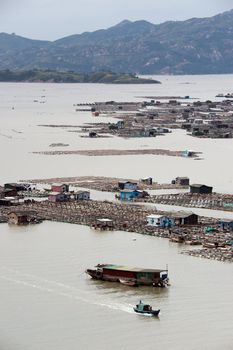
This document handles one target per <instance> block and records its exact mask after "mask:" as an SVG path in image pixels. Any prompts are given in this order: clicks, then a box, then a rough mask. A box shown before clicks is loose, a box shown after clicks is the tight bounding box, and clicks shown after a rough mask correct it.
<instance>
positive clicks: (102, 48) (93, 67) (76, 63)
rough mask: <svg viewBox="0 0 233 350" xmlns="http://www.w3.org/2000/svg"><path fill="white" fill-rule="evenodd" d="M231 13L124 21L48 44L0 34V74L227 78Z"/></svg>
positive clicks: (232, 63)
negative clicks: (162, 20)
mask: <svg viewBox="0 0 233 350" xmlns="http://www.w3.org/2000/svg"><path fill="white" fill-rule="evenodd" d="M232 58H233V10H231V11H227V12H224V13H221V14H219V15H216V16H213V17H208V18H191V19H189V20H186V21H169V22H165V23H162V24H159V25H154V24H152V23H149V22H147V21H144V20H139V21H135V22H131V21H128V20H124V21H122V22H120V23H118V24H117V25H115V26H112V27H110V28H108V29H102V30H97V31H94V32H85V33H83V34H75V35H71V36H68V37H65V38H61V39H59V40H56V41H54V42H50V41H40V40H31V39H27V38H23V37H20V36H17V35H14V34H6V33H0V70H3V69H10V70H28V69H34V68H37V69H52V70H62V71H69V70H72V71H76V72H96V71H113V72H117V73H122V72H130V73H134V72H137V73H140V74H223V73H233V59H232Z"/></svg>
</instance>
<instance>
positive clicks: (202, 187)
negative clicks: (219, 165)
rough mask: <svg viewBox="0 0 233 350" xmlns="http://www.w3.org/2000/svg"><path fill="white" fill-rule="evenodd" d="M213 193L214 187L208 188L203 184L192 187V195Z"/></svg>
mask: <svg viewBox="0 0 233 350" xmlns="http://www.w3.org/2000/svg"><path fill="white" fill-rule="evenodd" d="M212 191H213V187H211V186H206V185H202V184H193V185H190V193H199V194H210V193H212Z"/></svg>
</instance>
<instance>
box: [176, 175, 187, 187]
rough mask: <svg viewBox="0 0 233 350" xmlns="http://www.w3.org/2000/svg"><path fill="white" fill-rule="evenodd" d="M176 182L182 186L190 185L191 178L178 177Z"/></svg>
mask: <svg viewBox="0 0 233 350" xmlns="http://www.w3.org/2000/svg"><path fill="white" fill-rule="evenodd" d="M174 182H175V184H176V185H180V186H189V178H188V177H176V178H175V181H174Z"/></svg>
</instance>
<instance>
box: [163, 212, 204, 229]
mask: <svg viewBox="0 0 233 350" xmlns="http://www.w3.org/2000/svg"><path fill="white" fill-rule="evenodd" d="M167 217H168V219H169V220H171V223H172V226H180V225H196V224H197V223H198V215H196V214H194V213H192V212H182V211H180V212H176V213H172V214H171V215H169V216H167Z"/></svg>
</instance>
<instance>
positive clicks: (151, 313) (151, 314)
mask: <svg viewBox="0 0 233 350" xmlns="http://www.w3.org/2000/svg"><path fill="white" fill-rule="evenodd" d="M134 311H135V312H136V313H137V314H141V315H146V316H147V315H150V316H158V315H159V313H160V310H151V311H139V310H137V309H136V308H134Z"/></svg>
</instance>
